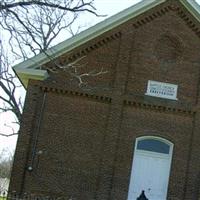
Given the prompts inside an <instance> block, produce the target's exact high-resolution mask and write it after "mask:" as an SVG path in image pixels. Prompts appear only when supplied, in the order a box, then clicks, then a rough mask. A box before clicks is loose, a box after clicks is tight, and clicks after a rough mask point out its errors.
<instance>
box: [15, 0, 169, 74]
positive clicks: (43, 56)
mask: <svg viewBox="0 0 200 200" xmlns="http://www.w3.org/2000/svg"><path fill="white" fill-rule="evenodd" d="M165 1H166V0H159V1H157V0H144V1H141V2H139V3H137V4H135V5H133V6H131V7H130V8H127V9H125V10H123V11H121V12H120V13H118V14H116V15H113V16H112V17H110V18H108V19H105V20H104V21H102V22H100V23H98V24H96V25H95V26H92V27H91V28H88V29H87V30H85V31H83V32H81V33H79V34H78V35H76V36H74V37H72V38H69V39H67V40H65V41H63V42H61V43H59V44H57V45H55V46H54V47H51V48H50V49H48V50H47V51H46V52H45V53H40V54H38V55H36V56H34V57H32V58H30V59H28V60H26V61H24V62H22V63H19V64H17V65H15V66H14V67H13V68H14V69H15V70H16V71H18V68H20V69H21V68H23V69H26V68H36V67H38V66H41V65H43V64H45V63H46V62H48V61H50V59H51V58H57V57H59V56H60V55H62V54H63V53H67V52H69V51H71V50H73V49H75V48H76V47H78V46H80V45H82V44H84V43H85V42H88V41H90V40H92V39H94V38H96V37H97V36H100V35H101V34H103V33H105V32H107V31H109V30H111V29H113V28H115V27H117V26H119V25H121V24H123V23H124V22H126V21H128V20H129V19H131V18H133V17H136V16H138V15H139V14H142V13H144V12H145V11H146V10H148V9H151V8H152V7H155V6H156V5H159V4H161V3H163V2H165ZM35 65H36V66H35Z"/></svg>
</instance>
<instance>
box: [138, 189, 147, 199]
mask: <svg viewBox="0 0 200 200" xmlns="http://www.w3.org/2000/svg"><path fill="white" fill-rule="evenodd" d="M137 200H148V199H147V198H146V196H145V193H144V190H142V193H141V194H140V196H139V197H138V198H137Z"/></svg>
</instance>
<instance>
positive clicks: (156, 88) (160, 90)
mask: <svg viewBox="0 0 200 200" xmlns="http://www.w3.org/2000/svg"><path fill="white" fill-rule="evenodd" d="M177 89H178V85H175V84H171V83H164V82H158V81H152V80H149V81H148V86H147V92H146V95H149V96H153V97H159V98H165V99H173V100H177Z"/></svg>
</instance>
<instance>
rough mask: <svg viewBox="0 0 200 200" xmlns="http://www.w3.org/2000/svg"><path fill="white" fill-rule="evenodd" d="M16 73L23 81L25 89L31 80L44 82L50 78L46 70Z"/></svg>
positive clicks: (21, 70)
mask: <svg viewBox="0 0 200 200" xmlns="http://www.w3.org/2000/svg"><path fill="white" fill-rule="evenodd" d="M16 73H17V75H18V77H19V78H20V80H21V81H22V83H23V85H24V87H25V88H26V87H27V85H28V80H29V79H34V80H44V79H46V78H47V77H48V76H49V75H48V73H47V71H46V70H37V69H18V70H17V71H16Z"/></svg>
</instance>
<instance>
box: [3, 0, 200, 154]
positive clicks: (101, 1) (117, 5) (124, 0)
mask: <svg viewBox="0 0 200 200" xmlns="http://www.w3.org/2000/svg"><path fill="white" fill-rule="evenodd" d="M140 1H141V0H95V1H94V3H95V7H96V8H97V12H98V13H99V14H102V15H104V14H106V15H107V17H109V16H111V15H114V14H116V13H118V12H120V11H122V10H124V9H126V8H128V7H130V6H132V5H134V4H136V3H138V2H140ZM196 1H197V2H198V3H200V0H196ZM103 19H105V18H95V17H92V21H91V15H89V16H88V17H87V16H86V17H84V20H85V21H87V25H94V24H95V23H97V22H99V21H102V20H103ZM7 119H8V120H9V117H7ZM0 121H2V118H1V115H0ZM0 130H1V127H0ZM15 144H16V137H9V138H5V137H1V136H0V151H1V150H2V149H3V148H9V149H14V148H15Z"/></svg>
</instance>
